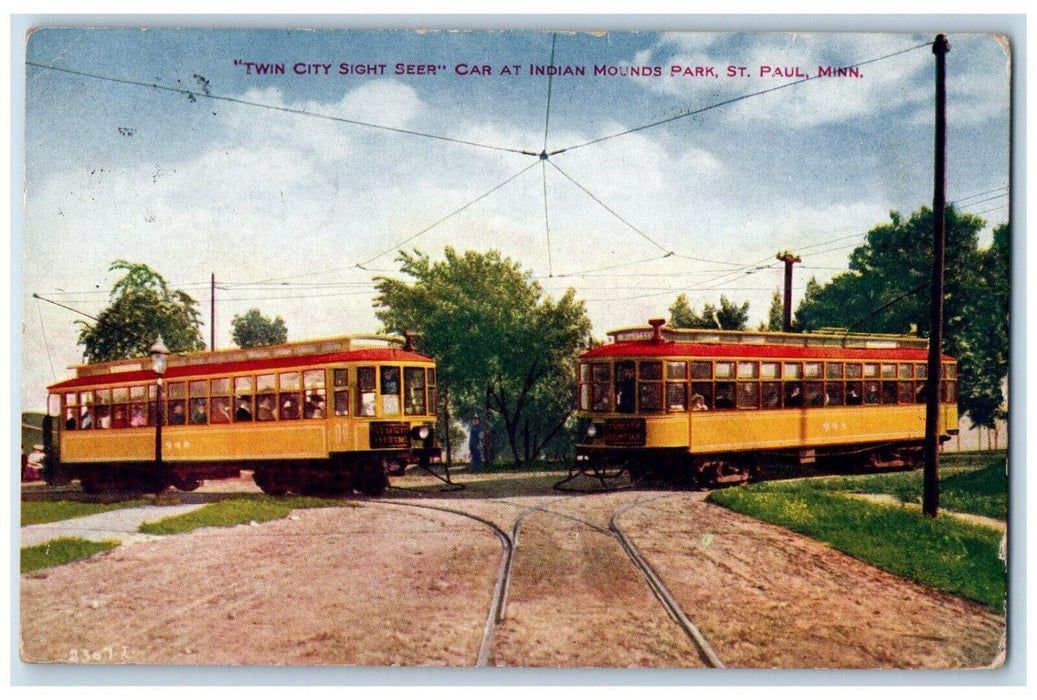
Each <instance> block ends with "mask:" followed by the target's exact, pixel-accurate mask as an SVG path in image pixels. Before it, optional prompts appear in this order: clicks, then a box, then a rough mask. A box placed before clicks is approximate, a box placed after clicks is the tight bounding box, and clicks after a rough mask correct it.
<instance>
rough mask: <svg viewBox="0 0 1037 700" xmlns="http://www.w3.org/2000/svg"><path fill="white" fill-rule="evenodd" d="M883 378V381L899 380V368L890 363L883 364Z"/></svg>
mask: <svg viewBox="0 0 1037 700" xmlns="http://www.w3.org/2000/svg"><path fill="white" fill-rule="evenodd" d="M882 378H883V379H896V378H897V366H896V365H894V364H892V363H889V362H883V363H882Z"/></svg>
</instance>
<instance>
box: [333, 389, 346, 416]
mask: <svg viewBox="0 0 1037 700" xmlns="http://www.w3.org/2000/svg"><path fill="white" fill-rule="evenodd" d="M335 415H336V416H348V415H349V389H336V390H335Z"/></svg>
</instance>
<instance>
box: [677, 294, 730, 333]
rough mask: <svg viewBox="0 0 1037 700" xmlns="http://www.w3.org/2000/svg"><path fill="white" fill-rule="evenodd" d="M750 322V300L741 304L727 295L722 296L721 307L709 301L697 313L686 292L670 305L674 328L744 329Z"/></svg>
mask: <svg viewBox="0 0 1037 700" xmlns="http://www.w3.org/2000/svg"><path fill="white" fill-rule="evenodd" d="M748 322H749V302H745V303H744V304H742V305H741V306H738V305H737V304H734V303H732V302H731V301H730V300H728V298H727V297H726V296H721V297H720V307H719V308H718V307H716V306H714V305H713V304H711V303H709V302H708V301H707V302H706V303H705V305H703V307H702V313H701V314H697V313H695V310H694V309H692V308H691V304H690V303H689V302H688V297H687V295H686V294H680V295H678V296H677V299H676V300H675V301H674V302H673V304H671V305H670V322H669V325H670V326H672V327H673V328H713V329H720V330H725V331H744V330H745V328H746V324H747V323H748Z"/></svg>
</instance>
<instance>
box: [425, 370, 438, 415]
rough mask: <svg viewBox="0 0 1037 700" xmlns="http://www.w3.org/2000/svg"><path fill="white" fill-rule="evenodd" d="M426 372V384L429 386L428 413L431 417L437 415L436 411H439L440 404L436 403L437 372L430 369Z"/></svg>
mask: <svg viewBox="0 0 1037 700" xmlns="http://www.w3.org/2000/svg"><path fill="white" fill-rule="evenodd" d="M426 372H427V374H426V376H427V377H428V381H427V382H426V384H427V386H428V412H429V413H430V414H431V415H436V411H438V410H439V404H438V403H436V370H435V369H434V368H432V367H429V368H428V369H427V370H426Z"/></svg>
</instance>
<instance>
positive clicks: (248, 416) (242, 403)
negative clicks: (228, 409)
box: [234, 396, 252, 422]
mask: <svg viewBox="0 0 1037 700" xmlns="http://www.w3.org/2000/svg"><path fill="white" fill-rule="evenodd" d="M250 404H251V401H249V399H248V397H247V396H244V397H242V398H240V399H238V410H237V411H235V412H234V420H236V421H239V422H241V421H250V420H252V409H251V407H250Z"/></svg>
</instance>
